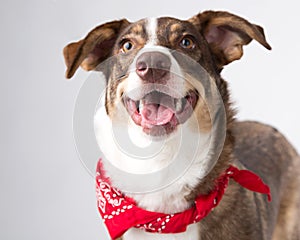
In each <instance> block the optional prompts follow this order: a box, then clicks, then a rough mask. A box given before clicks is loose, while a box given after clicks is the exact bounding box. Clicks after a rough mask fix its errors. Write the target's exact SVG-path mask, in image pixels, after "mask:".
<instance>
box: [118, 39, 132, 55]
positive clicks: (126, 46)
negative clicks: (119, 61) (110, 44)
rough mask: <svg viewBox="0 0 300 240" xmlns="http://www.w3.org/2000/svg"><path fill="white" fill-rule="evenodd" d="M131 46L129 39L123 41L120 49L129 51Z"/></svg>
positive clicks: (124, 51)
mask: <svg viewBox="0 0 300 240" xmlns="http://www.w3.org/2000/svg"><path fill="white" fill-rule="evenodd" d="M132 48H133V43H132V42H131V41H129V40H127V41H125V42H124V43H123V45H122V48H121V51H122V52H123V53H127V52H128V51H130V50H131V49H132Z"/></svg>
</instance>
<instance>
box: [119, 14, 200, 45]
mask: <svg viewBox="0 0 300 240" xmlns="http://www.w3.org/2000/svg"><path fill="white" fill-rule="evenodd" d="M185 33H190V34H196V33H197V31H196V29H195V27H194V25H193V24H192V23H190V22H188V21H184V20H180V19H176V18H172V17H160V18H145V19H141V20H139V21H137V22H134V23H132V24H130V25H129V26H128V27H127V28H126V29H125V31H123V33H122V36H120V37H121V38H140V39H141V40H144V41H145V42H152V43H154V42H155V45H162V44H163V43H165V41H166V40H168V41H172V40H174V38H176V37H178V36H181V35H183V34H185Z"/></svg>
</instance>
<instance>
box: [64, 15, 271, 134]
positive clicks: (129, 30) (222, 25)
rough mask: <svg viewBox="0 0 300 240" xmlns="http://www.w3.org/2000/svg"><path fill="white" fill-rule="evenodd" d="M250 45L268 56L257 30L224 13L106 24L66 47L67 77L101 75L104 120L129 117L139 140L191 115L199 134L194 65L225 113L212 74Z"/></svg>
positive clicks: (202, 123)
mask: <svg viewBox="0 0 300 240" xmlns="http://www.w3.org/2000/svg"><path fill="white" fill-rule="evenodd" d="M252 39H255V40H256V41H258V42H259V43H260V44H262V45H263V46H264V47H266V48H267V49H270V46H269V44H268V43H267V42H266V40H265V36H264V32H263V29H262V28H261V27H260V26H258V25H254V24H251V23H249V22H248V21H246V20H245V19H243V18H241V17H238V16H236V15H233V14H230V13H227V12H213V11H207V12H203V13H200V14H198V15H196V16H194V17H193V18H191V19H188V20H186V21H182V20H178V19H175V18H169V17H162V18H149V19H143V20H140V21H138V22H135V23H130V22H128V21H127V20H125V19H123V20H120V21H113V22H109V23H106V24H103V25H100V26H98V27H96V28H95V29H93V30H92V31H91V32H89V33H88V35H87V36H86V37H85V38H84V39H82V40H80V41H78V42H75V43H71V44H69V45H67V46H66V47H65V49H64V56H65V61H66V65H67V71H66V77H67V78H71V77H72V76H73V75H74V73H75V71H76V69H77V68H78V67H79V66H81V67H82V68H84V69H85V70H100V71H103V72H104V74H105V76H106V78H107V89H108V91H107V93H106V97H105V98H106V100H105V106H106V111H107V115H108V116H109V117H110V118H111V119H112V120H115V121H119V120H120V121H122V118H124V116H125V115H127V116H128V115H129V116H130V119H131V121H130V124H132V125H134V127H135V128H137V129H139V131H142V132H143V133H145V134H146V135H150V136H159V137H161V136H169V135H171V134H173V133H176V131H178V128H179V126H180V125H184V124H191V123H189V119H190V117H191V116H192V114H195V116H196V118H197V124H198V126H197V127H198V129H200V130H202V131H206V130H209V129H210V127H211V118H210V115H209V110H208V108H207V105H206V103H205V101H204V100H203V96H202V94H201V93H202V92H203V89H202V88H203V87H204V86H203V85H201V84H199V75H197V74H193V73H192V72H193V71H194V70H195V69H194V68H195V64H194V63H197V64H199V65H201V66H202V68H203V69H205V71H206V72H207V73H208V74H209V76H210V78H213V80H214V82H215V83H216V85H217V87H218V88H219V91H220V92H221V96H222V98H223V101H224V103H225V105H226V103H227V102H228V99H227V98H228V96H227V94H228V93H227V92H226V91H227V90H226V89H223V88H224V85H222V84H221V82H223V80H222V79H221V78H220V75H219V74H220V72H221V70H222V68H223V66H224V65H227V64H228V63H230V62H232V61H234V60H237V59H240V58H241V56H242V55H243V46H244V45H246V44H248V43H249V42H250V41H251V40H252ZM105 62H106V63H105ZM99 64H100V65H99ZM98 66H100V67H98ZM124 114H125V115H124ZM194 124H195V123H193V124H191V127H195V126H194Z"/></svg>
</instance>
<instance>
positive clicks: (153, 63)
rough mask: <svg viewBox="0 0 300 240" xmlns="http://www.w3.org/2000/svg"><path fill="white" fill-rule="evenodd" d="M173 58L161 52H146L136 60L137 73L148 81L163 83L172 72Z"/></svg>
mask: <svg viewBox="0 0 300 240" xmlns="http://www.w3.org/2000/svg"><path fill="white" fill-rule="evenodd" d="M170 67H171V60H170V58H169V57H168V56H167V55H166V54H164V53H161V52H145V53H143V54H141V56H139V57H138V59H137V61H136V73H137V75H138V76H139V77H140V78H141V79H143V80H144V81H147V82H151V83H154V82H158V83H162V81H163V82H165V81H166V80H167V77H168V75H169V72H170Z"/></svg>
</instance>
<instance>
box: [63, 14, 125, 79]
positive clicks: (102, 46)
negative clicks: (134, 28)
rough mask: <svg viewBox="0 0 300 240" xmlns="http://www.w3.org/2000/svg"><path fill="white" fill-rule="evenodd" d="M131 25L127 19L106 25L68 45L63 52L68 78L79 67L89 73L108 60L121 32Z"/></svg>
mask: <svg viewBox="0 0 300 240" xmlns="http://www.w3.org/2000/svg"><path fill="white" fill-rule="evenodd" d="M129 24H130V23H129V22H128V21H127V20H126V19H123V20H120V21H113V22H109V23H105V24H103V25H100V26H98V27H96V28H94V29H93V30H92V31H90V32H89V33H88V35H87V36H86V37H85V38H84V39H82V40H80V41H78V42H74V43H70V44H68V45H67V46H66V47H65V48H64V50H63V54H64V58H65V63H66V65H67V70H66V78H71V77H72V76H73V75H74V73H75V72H76V70H77V68H78V67H79V66H81V67H82V68H83V69H85V70H87V71H89V70H92V69H94V68H95V67H96V66H97V65H98V64H99V63H101V62H102V61H104V60H105V59H106V58H108V57H109V56H110V54H111V51H112V48H113V46H114V44H115V41H116V39H117V38H118V35H119V33H120V31H121V30H122V29H124V28H125V27H127V26H128V25H129Z"/></svg>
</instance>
